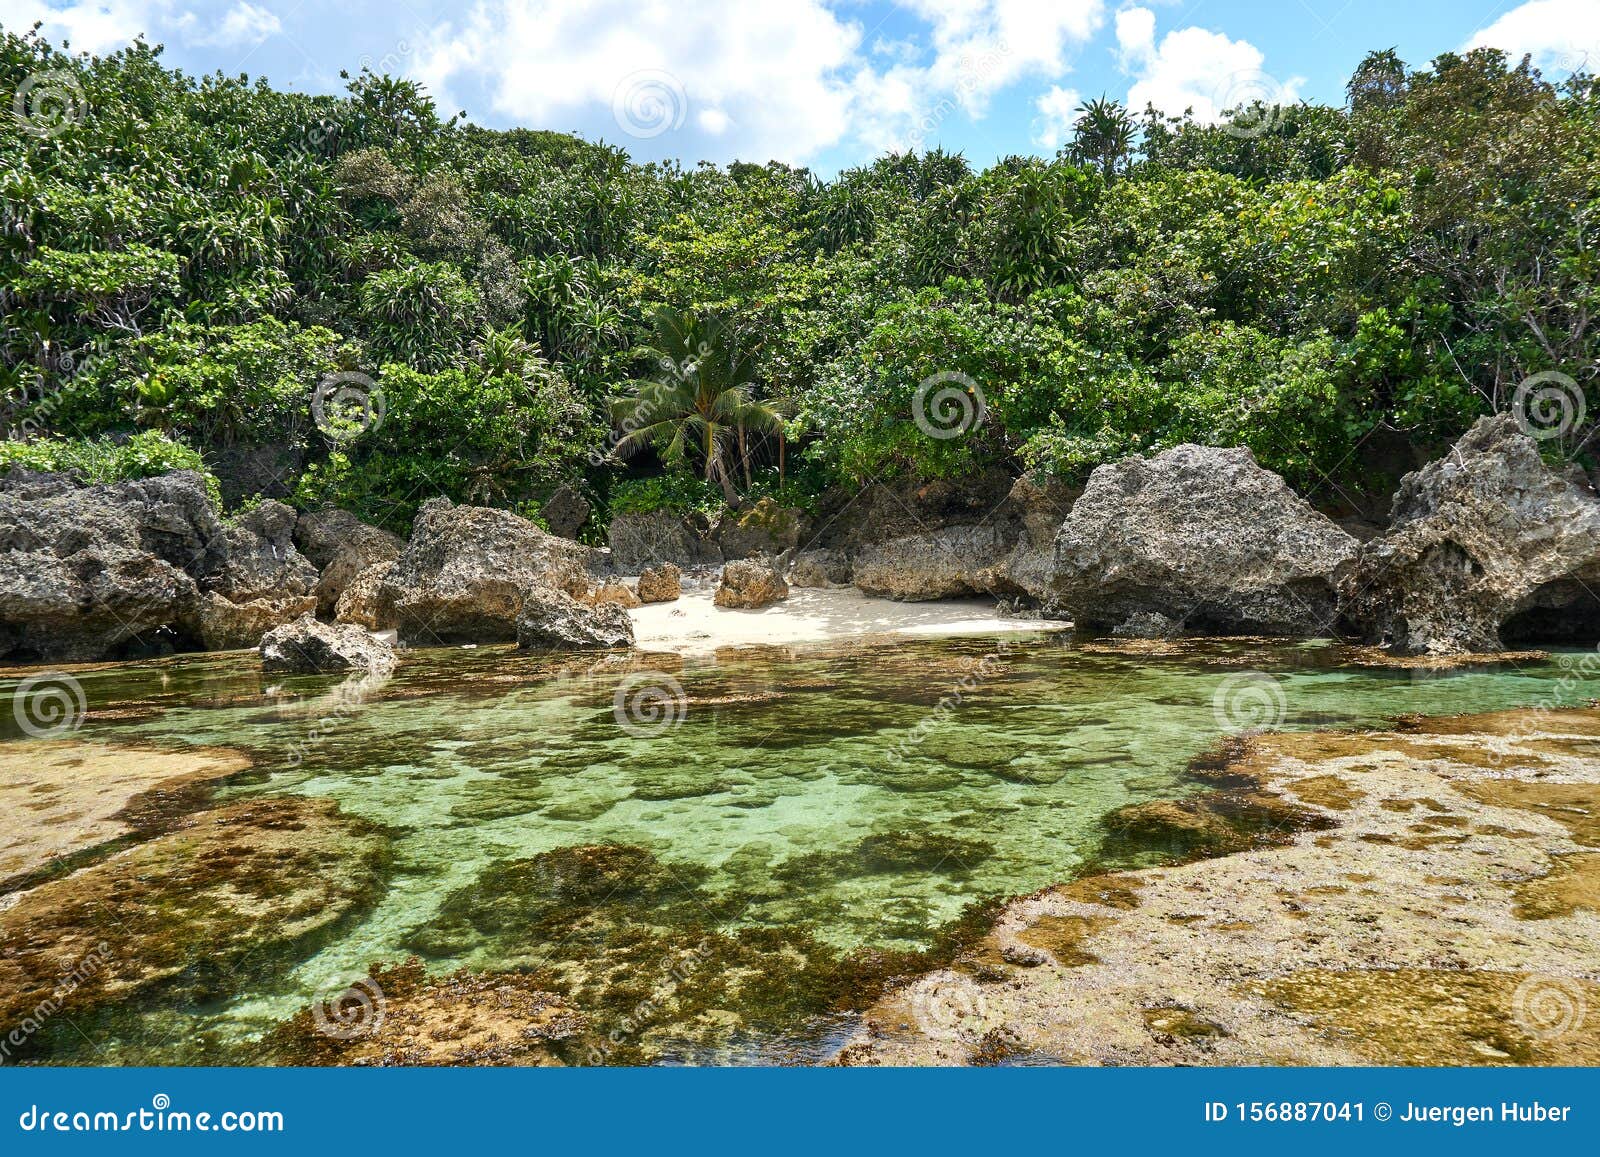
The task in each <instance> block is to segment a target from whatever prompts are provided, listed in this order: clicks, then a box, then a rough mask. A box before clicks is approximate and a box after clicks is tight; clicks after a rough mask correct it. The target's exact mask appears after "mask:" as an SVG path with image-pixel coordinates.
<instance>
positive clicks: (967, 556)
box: [851, 525, 1013, 602]
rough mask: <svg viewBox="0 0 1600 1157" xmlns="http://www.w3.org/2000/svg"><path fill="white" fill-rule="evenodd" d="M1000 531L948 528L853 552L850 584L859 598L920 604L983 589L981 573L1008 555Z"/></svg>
mask: <svg viewBox="0 0 1600 1157" xmlns="http://www.w3.org/2000/svg"><path fill="white" fill-rule="evenodd" d="M1012 541H1013V540H1012V538H1011V536H1010V535H1008V534H1007V533H1006V530H1005V528H1004V527H1002V526H997V525H982V526H948V527H945V528H944V529H942V530H932V531H926V532H922V533H918V534H908V535H904V536H902V537H900V538H895V539H890V540H889V541H888V542H884V543H878V544H875V545H871V546H865V547H862V548H861V549H860V550H859V551H857V552H856V556H855V562H854V565H853V568H852V572H851V573H852V578H853V580H854V582H855V584H856V586H857V587H859V588H860V589H861V590H862V591H863V592H864V593H866V594H869V595H876V596H878V597H880V598H891V599H904V600H907V601H909V602H921V601H926V600H928V599H947V598H954V597H957V596H960V595H972V594H978V593H981V592H983V591H984V590H986V589H987V587H986V585H985V580H984V578H983V573H984V572H985V571H986V570H987V569H988V568H991V567H993V566H995V565H996V564H997V563H999V562H1000V561H1001V560H1002V559H1003V558H1005V557H1006V555H1007V554H1008V553H1009V551H1010V549H1011V546H1012Z"/></svg>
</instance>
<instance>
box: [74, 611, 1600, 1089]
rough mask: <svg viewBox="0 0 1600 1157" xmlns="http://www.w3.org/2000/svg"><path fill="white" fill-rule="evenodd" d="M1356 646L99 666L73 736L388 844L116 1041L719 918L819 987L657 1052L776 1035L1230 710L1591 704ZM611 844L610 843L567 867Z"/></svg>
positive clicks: (137, 1050) (1545, 685) (1067, 643)
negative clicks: (369, 872) (375, 860)
mask: <svg viewBox="0 0 1600 1157" xmlns="http://www.w3.org/2000/svg"><path fill="white" fill-rule="evenodd" d="M1352 660H1353V652H1349V651H1347V650H1344V649H1341V648H1338V647H1334V646H1332V645H1328V644H1320V643H1314V644H1303V645H1259V644H1252V643H1249V642H1221V641H1205V642H1196V643H1191V644H1185V645H1184V646H1183V647H1182V649H1181V650H1180V651H1179V652H1178V653H1175V654H1165V655H1163V654H1147V653H1141V651H1140V649H1137V648H1135V649H1128V650H1119V649H1117V648H1114V647H1096V646H1092V645H1082V644H1078V643H1075V642H1073V641H1072V640H1070V639H1068V638H1065V637H1063V636H1051V635H1028V636H1019V637H1015V638H1011V639H1008V640H1006V641H1005V642H1001V641H999V640H996V639H990V638H973V639H951V640H937V641H917V642H905V643H897V644H886V645H876V646H859V647H846V648H828V649H793V650H790V649H776V648H775V649H763V650H753V651H746V652H739V653H737V654H731V655H730V654H727V653H724V654H722V655H720V656H719V657H718V658H717V659H715V660H712V659H706V660H701V661H688V662H685V661H680V660H678V659H676V658H674V657H670V656H658V657H652V656H632V657H627V658H617V657H602V658H584V659H580V660H575V661H567V662H564V663H553V662H550V661H547V660H536V659H529V658H525V657H520V656H517V655H516V654H514V653H513V652H510V651H508V650H505V649H499V648H481V649H455V650H438V651H430V652H417V653H413V654H412V655H411V656H410V657H409V658H408V661H407V662H406V663H405V664H403V665H402V666H401V668H400V669H399V671H398V672H397V673H396V675H395V676H394V677H393V678H392V679H390V680H388V681H387V682H383V683H373V682H364V681H361V680H353V681H349V682H346V683H342V684H341V683H340V682H339V681H338V680H335V679H328V678H293V679H282V678H271V677H263V676H262V675H261V673H260V671H259V668H258V666H257V665H256V663H255V662H254V660H253V658H252V657H250V656H213V657H203V658H193V659H182V660H168V661H164V662H162V663H159V664H151V665H147V666H141V667H127V668H109V669H100V670H96V671H88V672H85V673H82V674H81V675H80V681H81V682H82V684H83V687H84V691H85V696H86V699H87V701H88V702H89V704H90V705H91V713H90V715H89V717H88V719H87V721H86V723H85V725H84V726H83V728H82V730H81V731H80V732H79V737H80V738H83V739H90V740H104V741H113V742H114V741H118V740H137V741H140V742H155V743H158V744H163V745H172V746H182V745H194V744H198V745H221V746H230V747H235V748H239V749H242V750H244V751H245V752H247V753H248V754H249V756H250V757H251V759H252V760H253V762H254V766H255V769H256V770H255V772H254V773H252V774H251V775H249V776H247V777H245V778H244V780H243V781H242V782H236V783H234V784H233V785H231V786H229V787H228V788H226V789H224V792H223V796H224V798H233V797H238V796H248V795H262V794H273V795H278V794H295V793H299V794H306V795H313V796H326V797H330V798H332V799H334V800H337V801H338V803H339V805H340V806H341V808H342V809H344V810H345V811H346V812H348V813H351V814H354V815H358V816H361V817H364V818H366V819H369V820H371V821H373V822H375V823H377V824H380V825H382V826H383V827H384V828H385V829H386V830H387V831H388V833H389V836H390V839H391V852H392V855H391V862H390V865H389V867H388V868H387V869H386V876H385V881H384V886H383V888H382V890H381V893H380V894H379V895H377V896H375V897H373V901H372V903H371V905H370V907H368V908H367V909H366V911H365V912H364V913H363V914H362V915H361V916H360V918H359V919H358V920H356V921H354V922H352V923H351V924H350V925H348V926H347V927H346V928H345V929H344V930H343V931H342V932H341V934H340V936H339V937H338V938H337V939H336V940H335V941H334V942H333V943H331V944H328V945H327V946H325V947H323V948H322V949H320V950H319V951H317V952H315V953H314V954H311V955H309V956H308V957H306V958H305V959H303V960H298V961H294V962H292V967H290V968H289V969H288V970H287V972H286V973H285V974H284V975H283V976H282V977H281V979H280V980H279V982H278V983H276V984H275V985H274V986H272V988H271V990H270V991H248V990H246V991H239V992H236V993H234V994H233V996H232V998H231V999H229V1000H227V1001H225V1002H223V1003H222V1004H221V1005H220V1006H214V1007H208V1008H205V1009H182V1008H174V1007H170V1006H164V1005H162V1004H161V1002H160V1001H159V1000H155V1001H152V1002H151V1003H150V1006H149V1007H148V1008H145V1009H142V1010H127V1009H124V1010H119V1013H118V1016H117V1021H116V1024H115V1025H108V1026H107V1027H106V1029H105V1036H106V1037H108V1038H109V1042H110V1043H109V1045H108V1048H109V1055H110V1057H111V1058H112V1059H125V1060H147V1061H160V1062H170V1061H182V1060H186V1059H195V1055H196V1054H195V1052H194V1051H192V1050H188V1049H186V1046H185V1044H184V1042H185V1041H188V1040H191V1039H198V1038H199V1037H202V1036H205V1037H207V1039H208V1040H209V1044H208V1045H207V1048H208V1050H211V1051H208V1052H207V1053H206V1054H205V1055H206V1056H207V1057H208V1058H216V1057H217V1056H218V1055H219V1054H217V1053H216V1052H215V1050H216V1049H217V1048H221V1049H223V1053H222V1054H221V1056H222V1057H223V1058H224V1059H231V1058H232V1054H229V1053H228V1051H227V1050H229V1049H238V1050H245V1052H244V1053H240V1054H238V1055H246V1053H247V1051H248V1049H249V1047H250V1042H251V1041H253V1040H254V1039H255V1037H256V1035H257V1034H259V1033H260V1032H261V1031H262V1030H263V1029H265V1028H266V1027H268V1026H269V1025H271V1024H272V1023H274V1022H275V1021H277V1020H280V1019H281V1018H283V1017H285V1016H287V1015H289V1014H290V1013H292V1012H293V1011H295V1010H296V1009H298V1008H301V1007H303V1006H304V1005H305V1004H306V1003H307V1002H308V1001H309V1000H310V999H311V998H312V997H313V996H314V995H315V994H316V993H318V992H320V991H323V990H324V989H326V987H327V986H328V985H329V984H330V983H333V982H336V981H348V980H349V979H351V978H353V977H356V976H360V975H363V974H364V973H365V970H366V968H367V966H368V965H369V964H371V963H372V962H374V961H394V960H398V959H401V958H403V957H405V956H406V955H408V954H417V955H420V956H421V957H422V958H423V959H424V961H425V962H426V963H427V964H428V966H429V967H430V968H436V969H441V970H443V969H448V968H454V967H459V966H466V967H471V968H474V969H504V968H534V969H543V970H547V971H548V973H549V975H550V976H551V978H552V983H560V984H563V985H566V986H567V987H568V989H569V990H570V991H572V992H575V993H577V994H579V995H580V996H584V997H586V998H589V999H590V1000H592V1001H593V1002H595V1003H596V1005H597V1006H608V1005H607V1002H608V1001H609V1002H611V1003H612V1004H617V1005H618V1006H619V1007H620V1002H622V1000H623V997H622V996H621V995H620V993H621V991H622V990H621V987H620V986H621V981H620V980H619V979H618V977H620V976H622V975H623V974H625V973H626V972H627V971H628V970H629V969H633V970H636V971H637V970H641V969H648V968H651V967H654V966H655V965H656V964H657V963H659V961H660V959H662V958H663V956H664V954H669V953H670V952H672V951H676V950H679V949H681V947H682V945H683V944H684V943H687V942H688V938H690V937H700V936H704V935H706V934H707V932H708V931H709V932H712V933H715V934H716V935H718V936H721V937H726V938H731V941H730V943H731V942H732V941H737V942H738V944H739V947H738V949H737V952H738V953H740V954H741V955H740V960H741V962H742V966H746V967H751V968H753V969H754V970H756V971H762V970H763V969H764V968H765V967H766V965H765V964H764V963H763V962H764V961H770V962H774V963H773V968H774V972H773V976H774V977H778V978H779V979H778V980H774V984H777V986H778V987H781V974H782V971H783V970H782V969H781V968H778V967H777V962H780V961H787V962H790V963H794V968H795V970H796V975H797V977H798V979H796V980H795V989H796V992H797V993H800V996H796V997H795V998H794V999H789V998H788V997H786V996H781V995H779V994H775V993H774V992H771V991H766V990H763V991H762V992H761V993H760V994H757V995H750V994H749V993H748V991H746V989H741V988H739V987H738V986H733V987H731V988H727V989H726V991H724V990H722V989H719V990H718V993H717V995H716V997H715V1000H713V999H712V998H711V997H709V996H708V997H706V999H705V1001H702V1002H701V1004H700V1005H697V1006H696V1008H695V1010H694V1028H693V1030H692V1031H691V1030H690V1029H689V1028H687V1027H685V1024H673V1023H670V1021H671V1019H672V1018H671V1017H664V1018H663V1022H662V1023H661V1024H659V1025H657V1026H655V1027H654V1028H653V1029H652V1030H651V1032H650V1033H649V1034H647V1035H648V1037H649V1043H650V1048H649V1050H648V1051H647V1054H646V1055H644V1056H643V1058H642V1059H671V1058H673V1057H675V1056H679V1057H697V1058H699V1059H752V1058H763V1057H768V1056H769V1055H770V1054H769V1053H767V1052H764V1051H763V1050H765V1049H770V1048H772V1047H775V1046H774V1044H773V1042H776V1041H780V1040H781V1041H784V1042H788V1043H786V1045H785V1047H790V1045H792V1044H793V1042H794V1041H796V1040H798V1041H802V1042H804V1041H806V1040H808V1039H809V1040H813V1041H814V1040H817V1039H820V1037H821V1036H822V1035H825V1032H826V1027H825V1026H826V1025H827V1024H830V1023H835V1024H836V1023H837V1022H834V1021H829V1020H827V1019H826V1017H825V1016H824V1014H825V1013H828V1012H829V1011H830V1010H831V1011H834V1012H837V1011H838V1010H839V1009H840V1008H841V1007H843V1006H844V1005H848V1004H849V1000H848V999H847V998H846V997H842V996H841V995H840V990H839V989H838V987H837V985H836V983H835V980H834V977H835V976H836V975H837V974H838V973H839V971H840V969H841V968H844V969H845V970H846V971H848V967H847V965H848V962H850V961H853V960H858V959H861V958H862V956H863V954H871V953H874V952H908V953H909V952H916V951H920V950H924V949H927V948H929V947H930V945H932V944H933V943H934V941H935V938H936V933H937V931H938V930H939V929H940V928H941V927H946V926H948V925H950V924H951V922H952V921H955V920H956V919H957V918H958V917H959V916H960V915H961V913H962V912H963V910H964V909H965V908H967V906H968V905H970V904H972V903H974V902H976V901H983V900H988V899H993V898H996V897H1005V896H1010V895H1015V894H1019V893H1025V892H1028V891H1032V890H1034V889H1036V888H1039V887H1042V886H1044V885H1046V884H1050V883H1053V882H1058V881H1061V880H1064V879H1068V878H1070V877H1072V876H1073V875H1074V874H1075V873H1076V872H1078V871H1079V870H1080V868H1081V866H1082V865H1084V864H1085V863H1086V862H1088V861H1089V860H1091V859H1093V858H1094V857H1096V856H1098V855H1100V854H1101V852H1102V850H1103V849H1102V841H1103V837H1104V829H1103V826H1102V820H1103V819H1104V817H1105V816H1106V814H1107V813H1108V812H1111V811H1113V810H1115V809H1117V808H1119V807H1122V806H1124V805H1126V804H1130V803H1136V802H1140V801H1144V800H1149V799H1156V798H1164V797H1173V796H1178V795H1183V794H1186V793H1188V792H1190V791H1193V790H1195V784H1194V783H1193V782H1192V781H1191V780H1189V779H1187V778H1186V776H1185V774H1184V771H1185V767H1186V765H1187V763H1188V761H1189V760H1190V759H1191V758H1192V757H1193V756H1194V755H1196V754H1197V753H1199V752H1200V751H1202V750H1204V749H1205V748H1207V747H1208V746H1210V745H1211V744H1212V743H1214V742H1215V741H1216V740H1217V738H1218V737H1219V736H1220V735H1222V734H1224V733H1225V732H1227V731H1230V730H1237V729H1240V728H1242V727H1248V726H1252V725H1272V726H1279V727H1290V728H1305V727H1344V726H1360V725H1370V724H1377V723H1381V722H1383V721H1385V720H1387V719H1391V718H1393V717H1394V716H1396V715H1398V714H1401V713H1406V712H1420V713H1430V714H1431V713H1459V712H1468V711H1480V710H1488V709H1495V708H1503V707H1512V706H1519V705H1532V704H1536V703H1540V702H1543V701H1552V702H1578V701H1582V700H1586V699H1588V698H1592V697H1593V696H1594V695H1596V694H1600V691H1597V689H1596V686H1595V685H1594V684H1593V683H1590V682H1584V681H1581V680H1578V679H1575V678H1573V676H1572V675H1571V673H1570V672H1568V671H1566V670H1563V669H1562V668H1561V667H1560V666H1558V665H1557V664H1555V663H1540V664H1532V665H1522V666H1519V667H1497V668H1491V669H1476V670H1464V671H1457V672H1450V673H1442V674H1421V675H1418V674H1412V673H1408V672H1404V671H1396V670H1390V669H1381V668H1370V667H1360V666H1355V665H1352ZM593 846H599V847H601V848H603V849H609V850H608V851H606V852H605V853H604V855H603V856H602V858H601V860H600V861H595V859H594V856H593V855H592V854H591V855H587V857H578V858H577V859H574V853H573V852H572V849H575V848H589V847H593ZM621 849H628V850H629V851H627V852H626V853H624V852H623V851H621ZM606 857H609V858H606ZM596 862H598V863H599V864H600V867H599V868H596V867H595V863H596ZM575 881H579V882H581V886H580V883H575ZM574 930H577V932H576V933H575V932H574ZM797 946H798V947H797ZM730 951H733V950H732V949H730ZM796 962H799V963H796ZM824 962H826V965H827V967H828V968H831V969H832V970H833V971H832V972H831V973H829V975H828V976H826V977H825V976H823V975H822V973H823V971H824V968H823V965H824ZM602 973H603V974H604V975H602ZM746 988H748V986H746ZM823 990H826V992H825V993H824V991H823ZM813 996H814V997H815V999H812V997H813ZM707 1002H710V1003H709V1004H708V1003H707ZM717 1002H721V1003H717ZM710 1004H716V1005H717V1006H716V1007H715V1008H711V1007H710ZM724 1006H727V1007H724ZM711 1012H714V1013H716V1014H717V1015H718V1016H719V1017H720V1018H721V1020H720V1021H719V1023H720V1024H721V1025H722V1029H723V1030H725V1031H714V1030H712V1029H708V1028H707V1027H706V1026H707V1024H709V1020H708V1017H709V1016H710V1013H711ZM684 1017H685V1020H686V1021H687V1019H688V1017H689V1013H688V1011H685V1013H684ZM712 1019H715V1018H712ZM158 1036H159V1038H160V1042H161V1043H160V1046H159V1047H156V1046H155V1045H153V1044H152V1043H151V1042H152V1041H153V1040H154V1039H156V1038H157V1037H158ZM218 1042H220V1044H219V1043H218ZM59 1047H60V1049H61V1050H62V1051H61V1054H60V1055H59V1058H57V1059H62V1060H72V1059H87V1058H86V1057H81V1056H76V1055H74V1054H73V1050H72V1045H71V1043H70V1041H67V1040H65V1039H63V1041H62V1042H61V1044H60V1046H59ZM797 1047H798V1046H797ZM705 1050H711V1051H709V1052H708V1051H705ZM98 1059H100V1060H102V1061H103V1060H106V1059H107V1054H106V1053H105V1052H104V1051H102V1053H101V1054H100V1055H99V1057H98ZM635 1059H640V1058H635Z"/></svg>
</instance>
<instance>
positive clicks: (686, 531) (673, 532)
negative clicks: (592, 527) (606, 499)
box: [607, 510, 722, 574]
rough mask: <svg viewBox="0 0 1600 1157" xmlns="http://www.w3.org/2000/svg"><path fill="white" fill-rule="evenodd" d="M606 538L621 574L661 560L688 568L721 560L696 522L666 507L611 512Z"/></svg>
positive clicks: (614, 564) (714, 545)
mask: <svg viewBox="0 0 1600 1157" xmlns="http://www.w3.org/2000/svg"><path fill="white" fill-rule="evenodd" d="M607 541H608V542H609V543H610V546H611V562H612V565H613V566H615V567H616V569H617V570H618V571H619V572H620V573H622V574H637V573H638V572H640V571H642V570H644V569H645V568H646V567H651V566H657V565H659V564H661V563H664V562H670V563H672V564H673V565H675V566H678V567H682V568H684V569H688V568H689V567H693V566H705V565H710V566H715V565H717V564H718V563H720V562H721V561H722V552H721V550H719V549H718V548H717V546H716V544H715V543H711V542H708V541H706V538H705V535H704V532H703V531H702V530H701V528H700V527H699V526H698V525H696V524H694V523H692V522H691V521H690V520H689V519H687V518H684V517H683V516H682V515H678V514H673V513H672V512H671V511H666V510H653V511H650V512H648V513H643V514H618V515H616V516H614V517H613V518H612V519H611V526H610V529H609V530H608V531H607Z"/></svg>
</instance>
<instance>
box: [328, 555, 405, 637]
mask: <svg viewBox="0 0 1600 1157" xmlns="http://www.w3.org/2000/svg"><path fill="white" fill-rule="evenodd" d="M393 569H394V563H392V562H380V563H378V564H377V565H375V566H369V567H368V568H367V569H366V570H364V571H362V572H361V573H360V574H358V575H356V577H355V578H353V579H351V580H350V585H349V586H347V587H345V588H344V593H343V594H341V595H340V596H339V601H338V603H337V604H335V606H334V610H333V621H334V622H336V623H354V624H355V625H356V626H358V627H365V628H366V629H367V630H369V631H392V630H394V629H395V625H396V618H395V611H394V603H393V601H392V600H391V599H389V598H388V597H387V596H386V594H385V591H384V585H383V584H384V580H385V579H387V578H388V577H389V572H390V571H392V570H393Z"/></svg>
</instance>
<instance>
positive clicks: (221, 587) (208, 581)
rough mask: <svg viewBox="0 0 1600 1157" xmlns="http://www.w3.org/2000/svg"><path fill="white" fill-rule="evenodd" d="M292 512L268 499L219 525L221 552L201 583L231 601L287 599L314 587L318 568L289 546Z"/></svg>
mask: <svg viewBox="0 0 1600 1157" xmlns="http://www.w3.org/2000/svg"><path fill="white" fill-rule="evenodd" d="M296 521H297V515H296V514H295V512H294V511H293V510H292V509H290V508H289V507H287V506H285V505H284V504H283V503H281V502H277V501H275V500H273V499H270V498H269V499H267V500H266V501H265V502H262V503H261V504H260V505H258V506H256V507H254V508H253V509H251V510H248V511H246V512H245V513H244V514H241V515H240V516H239V517H238V518H237V519H236V520H235V521H234V522H233V523H232V524H231V525H228V526H226V527H225V528H224V530H223V535H222V547H223V549H222V556H221V558H220V559H219V560H218V562H217V565H216V566H215V567H214V568H213V569H212V570H211V572H210V573H208V574H206V575H205V576H203V577H202V579H201V586H202V587H203V588H204V589H206V590H209V591H215V592H216V593H217V594H219V595H222V596H224V597H225V598H228V599H232V600H233V601H234V602H236V603H244V602H249V601H251V600H252V599H279V598H292V597H294V596H297V595H308V594H310V593H312V592H313V591H314V590H316V588H317V581H318V575H317V568H316V567H314V566H312V565H311V560H310V559H308V558H306V556H305V555H303V554H301V553H300V552H299V551H298V550H297V549H295V545H294V529H295V523H296Z"/></svg>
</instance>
